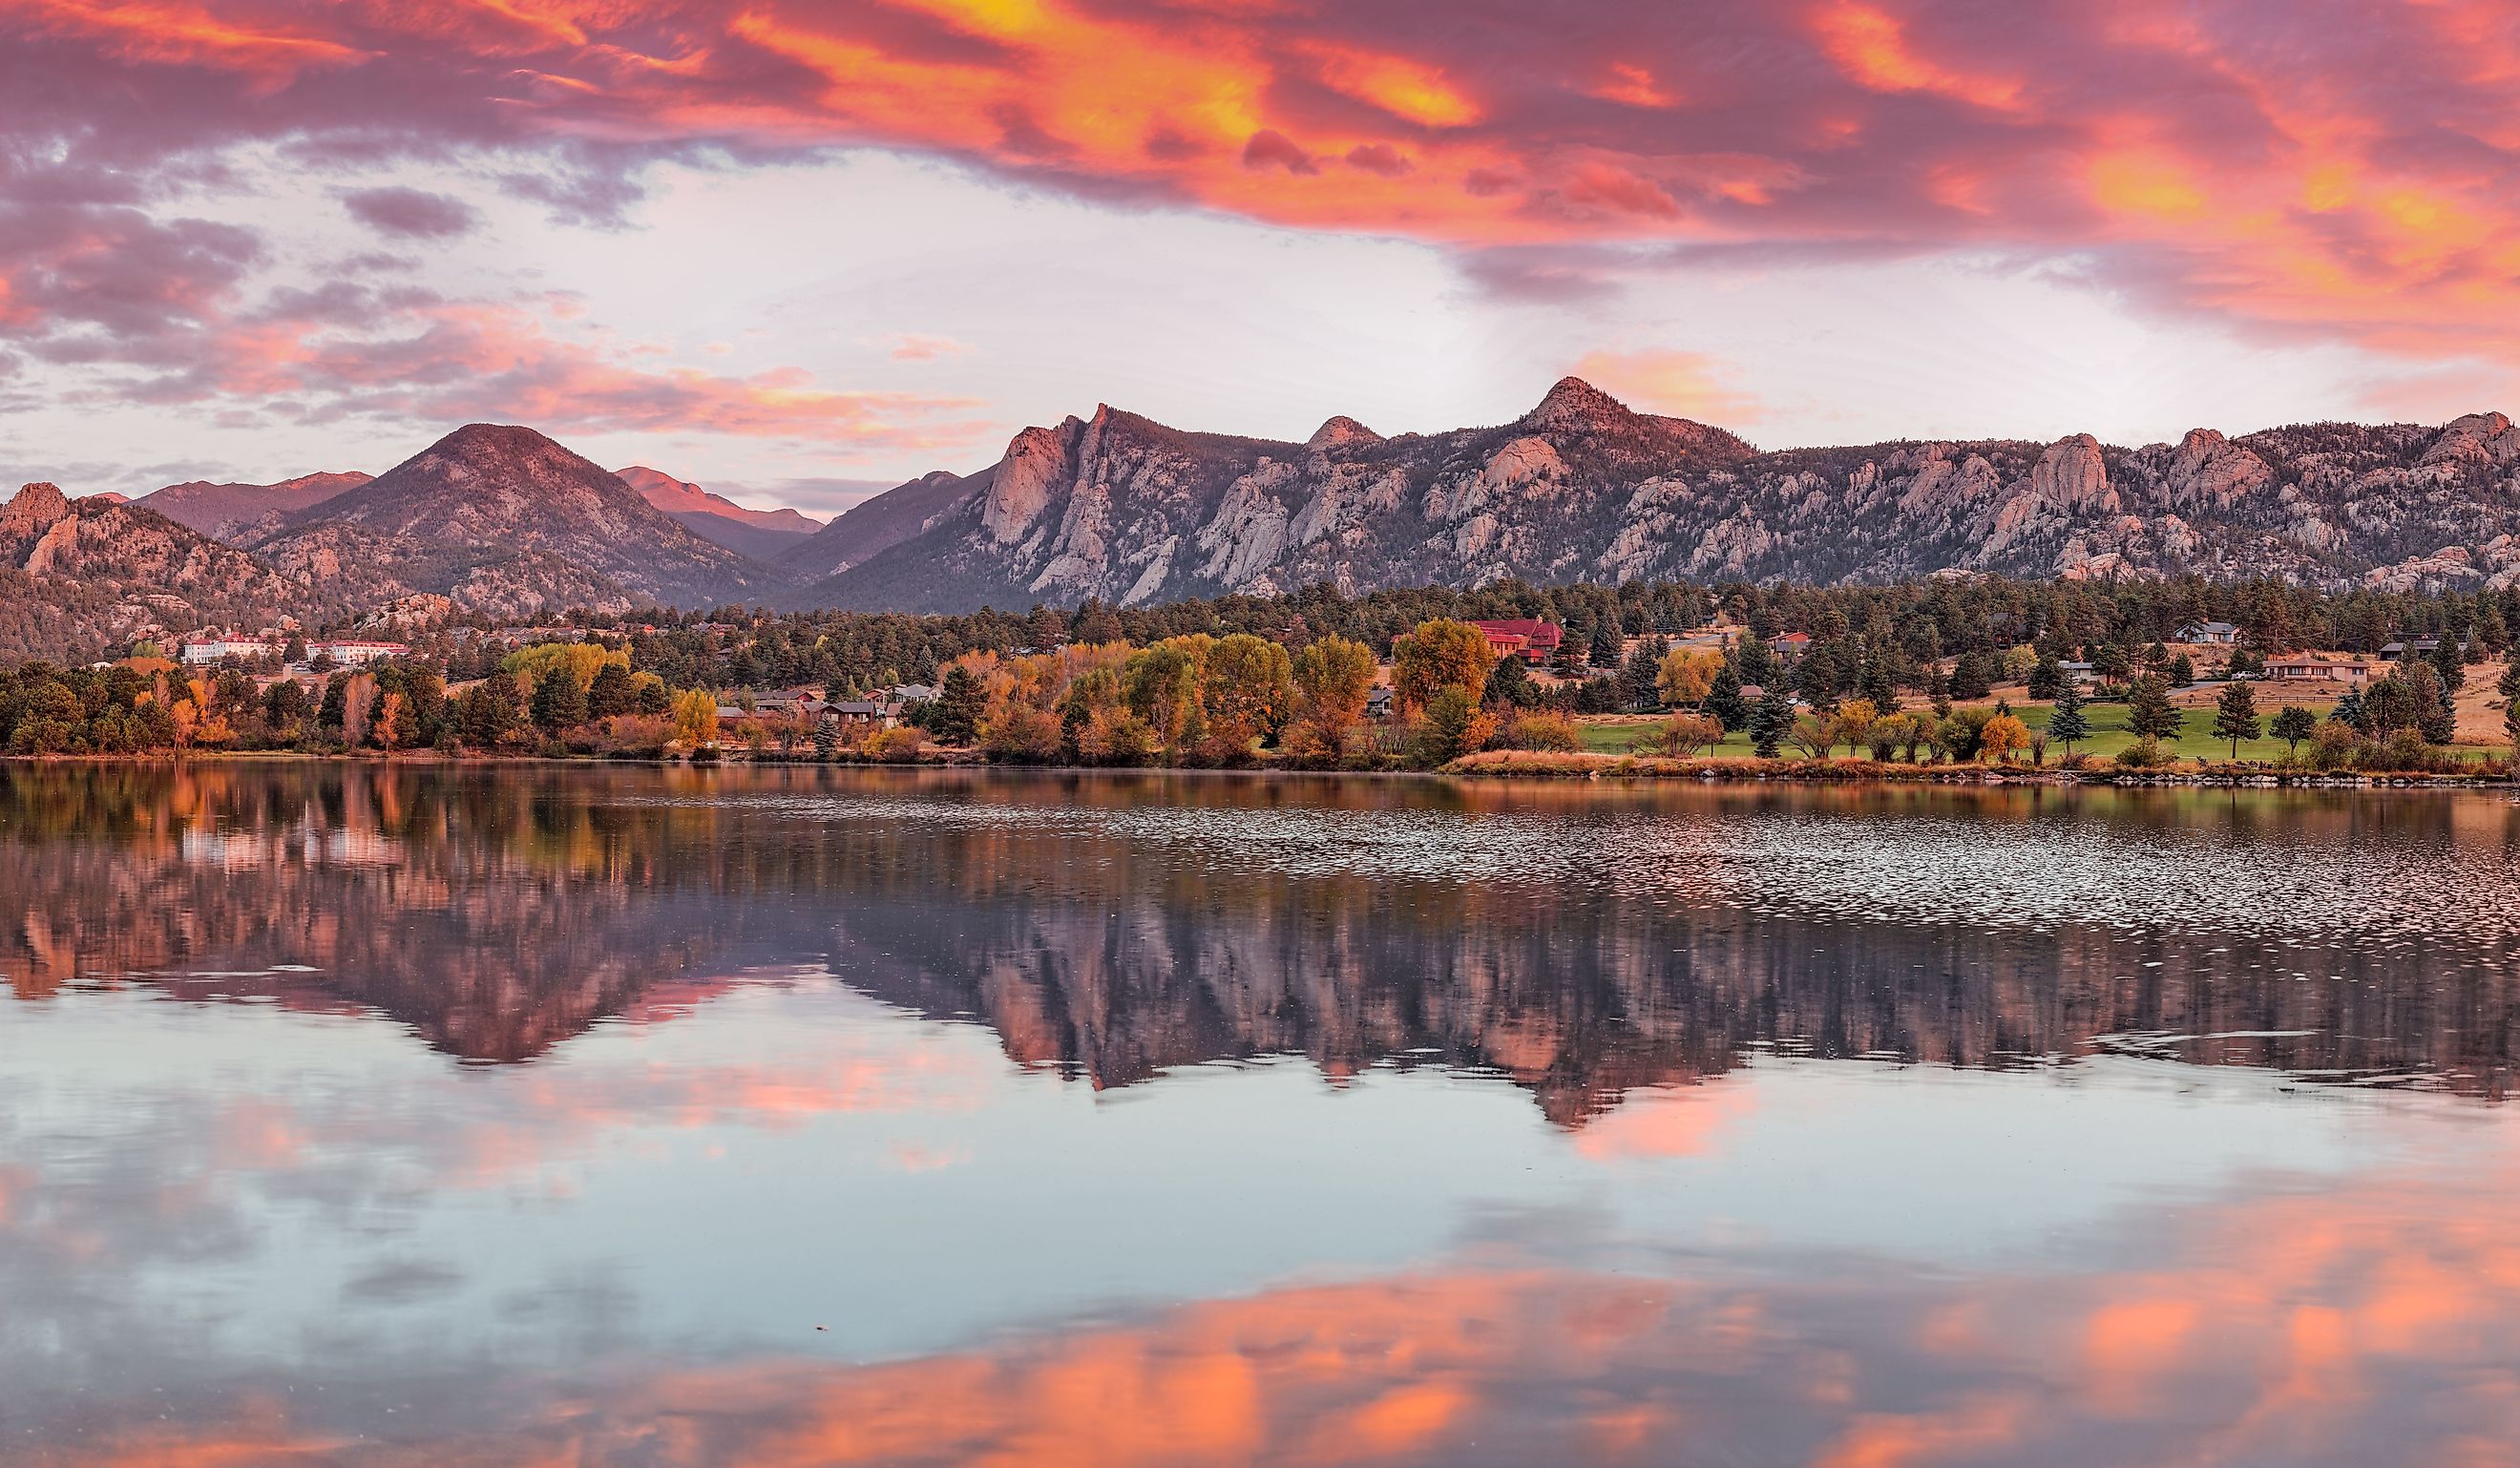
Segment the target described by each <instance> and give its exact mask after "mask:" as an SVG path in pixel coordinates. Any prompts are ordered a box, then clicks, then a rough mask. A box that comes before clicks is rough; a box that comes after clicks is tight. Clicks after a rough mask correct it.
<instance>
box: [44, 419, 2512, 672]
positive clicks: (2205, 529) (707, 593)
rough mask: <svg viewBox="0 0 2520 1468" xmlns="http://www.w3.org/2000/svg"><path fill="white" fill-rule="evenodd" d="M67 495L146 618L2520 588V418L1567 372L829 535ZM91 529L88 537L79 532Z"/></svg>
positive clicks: (1120, 442)
mask: <svg viewBox="0 0 2520 1468" xmlns="http://www.w3.org/2000/svg"><path fill="white" fill-rule="evenodd" d="M60 499H61V497H60V496H59V495H58V493H54V494H51V495H39V496H36V497H35V498H34V499H33V500H26V499H25V497H24V496H22V497H21V500H22V502H23V508H22V511H21V509H19V508H17V507H16V506H15V505H13V508H12V510H11V511H10V512H9V513H10V514H11V515H12V516H14V518H13V519H10V520H5V521H0V525H7V524H17V525H18V526H19V529H18V530H17V531H15V532H10V533H8V534H0V571H12V572H13V573H14V574H15V575H16V576H17V577H18V578H19V580H20V581H22V582H23V583H24V585H25V586H26V587H27V588H28V594H29V595H33V596H37V597H39V598H50V599H51V601H54V602H58V603H60V604H63V605H67V604H68V603H69V602H71V601H77V602H79V603H80V604H81V605H83V606H88V607H89V608H90V612H91V613H94V612H95V609H96V608H97V607H99V606H103V605H105V604H107V603H112V604H114V605H116V606H119V607H120V608H121V609H120V610H119V611H117V612H116V613H114V614H113V615H112V616H109V617H105V618H104V619H103V620H102V621H99V620H98V616H97V615H91V614H85V613H83V614H82V615H84V616H86V620H85V621H82V622H80V623H79V625H81V626H83V627H90V628H101V627H104V626H108V625H120V624H122V623H126V622H135V621H142V620H146V610H147V608H148V607H150V606H153V605H163V606H164V609H166V610H167V611H168V612H169V614H170V615H173V614H178V613H180V612H181V611H185V610H189V611H190V612H192V613H194V614H197V615H201V616H203V617H207V616H209V615H211V613H210V611H209V608H210V607H211V606H212V605H213V604H215V605H217V606H219V607H221V608H223V609H227V610H235V611H239V612H242V611H243V610H245V609H246V608H247V607H248V605H259V604H271V605H302V606H308V607H312V606H317V605H343V606H376V605H381V604H383V603H385V602H388V601H396V600H399V599H404V598H410V597H415V596H417V597H425V598H445V599H447V600H448V601H449V602H451V603H452V604H456V605H460V606H465V607H470V608H473V609H478V610H483V611H489V612H493V613H495V614H500V615H512V614H513V615H521V614H528V613H531V612H533V611H535V610H537V609H539V608H542V607H545V606H568V605H584V606H590V607H597V608H603V609H611V610H627V609H630V608H632V607H634V606H637V605H640V604H644V603H666V604H674V605H684V606H691V605H702V604H711V603H717V602H724V601H745V602H748V603H753V604H767V605H771V606H777V607H789V608H813V607H834V608H847V609H861V610H903V611H960V610H969V609H973V608H976V607H978V606H980V605H982V604H993V605H996V606H999V607H1002V608H1020V607H1024V606H1028V605H1031V604H1033V603H1035V602H1048V603H1053V604H1061V605H1074V604H1076V603H1077V602H1079V601H1083V600H1085V599H1087V598H1099V599H1102V600H1103V601H1109V602H1114V603H1119V604H1134V603H1140V602H1146V601H1169V600H1174V599H1177V598H1182V597H1191V596H1214V595H1221V594H1229V593H1247V594H1254V595H1266V594H1269V593H1273V592H1280V591H1286V590H1292V589H1294V588H1298V587H1301V586H1305V585H1310V584H1313V583H1317V582H1329V583H1332V584H1334V585H1336V586H1338V587H1340V588H1341V589H1343V590H1345V591H1348V592H1351V593H1355V592H1363V591H1369V590H1373V589H1374V588H1377V587H1386V586H1401V585H1424V584H1437V583H1440V584H1448V585H1455V586H1472V585H1483V584H1487V583H1491V582H1495V581H1498V580H1503V579H1508V578H1519V579H1522V580H1527V581H1532V582H1539V583H1552V582H1571V581H1599V582H1615V581H1620V580H1628V579H1640V578H1643V579H1656V578H1668V579H1688V580H1697V581H1717V580H1728V579H1744V580H1766V579H1774V578H1793V579H1798V580H1807V581H1813V582H1821V583H1836V582H1848V581H1882V580H1890V579H1895V578H1899V577H1906V576H1917V575H1931V574H1946V575H1964V574H1971V573H1980V572H1984V573H2001V574H2008V575H2016V576H2026V577H2044V576H2059V577H2108V576H2116V575H2142V574H2183V573H2191V572H2192V573H2196V574H2201V575H2205V576H2210V577H2217V578H2236V577H2245V576H2256V575H2273V576H2282V577H2288V578H2291V579H2294V580H2298V581H2302V582H2306V583H2313V584H2318V585H2322V586H2328V587H2342V586H2351V585H2364V586H2372V587H2381V588H2391V589H2407V590H2412V589H2417V588H2449V587H2470V588H2473V587H2478V586H2506V585H2510V584H2512V583H2513V581H2514V580H2515V579H2520V429H2515V428H2514V427H2513V426H2512V423H2511V422H2510V420H2508V419H2507V418H2505V417H2503V416H2502V415H2500V414H2493V413H2489V414H2476V415H2471V416H2469V417H2465V418H2460V419H2457V420H2454V421H2453V422H2452V423H2448V424H2446V425H2442V426H2437V427H2436V426H2425V425H2418V424H2408V423H2396V424H2380V425H2366V424H2354V423H2313V424H2304V425H2293V426H2287V427H2279V428H2271V429H2266V430H2263V431H2260V432H2254V433H2248V434H2243V435H2240V436H2237V437H2227V436H2225V435H2224V434H2222V433H2219V432H2216V431H2214V430H2211V429H2205V428H2199V429H2196V430H2194V431H2191V432H2189V433H2188V434H2186V435H2185V436H2184V437H2183V439H2182V440H2181V441H2180V442H2178V443H2176V444H2166V443H2164V444H2151V445H2147V446H2143V447H2139V448H2123V447H2118V446H2114V445H2108V444H2103V443H2101V442H2099V441H2098V440H2097V439H2095V438H2093V437H2092V436H2090V435H2088V434H2075V435H2072V436H2069V437H2066V438H2062V439H2058V440H2055V441H2054V442H2049V443H2038V442H2031V441H2026V440H2011V439H1991V440H1977V441H1965V442H1947V441H1934V442H1926V441H1900V442H1892V443H1881V444H1871V445H1866V446H1860V447H1846V448H1806V449H1788V450H1783V451H1780V452H1765V453H1763V452H1761V451H1759V450H1758V449H1756V448H1754V447H1752V446H1751V445H1750V444H1748V443H1746V442H1744V441H1743V440H1742V439H1740V438H1738V437H1736V436H1734V435H1733V434H1732V433H1729V432H1727V431H1725V430H1724V429H1722V428H1719V427H1714V426H1710V425H1708V424H1705V423H1694V422H1691V421H1689V420H1687V419H1679V418H1667V417H1659V416H1655V415H1651V414H1643V413H1637V412H1633V411H1631V410H1630V409H1628V408H1627V407H1626V406H1625V405H1623V404H1621V403H1619V402H1618V401H1616V400H1615V399H1613V398H1611V397H1609V396H1608V395H1607V394H1605V393H1602V392H1600V391H1598V389H1596V388H1594V387H1592V386H1591V385H1589V384H1587V383H1585V382H1583V381H1581V380H1578V379H1576V378H1566V379H1564V380H1562V381H1560V382H1558V383H1557V384H1556V385H1555V386H1553V387H1552V388H1551V389H1550V391H1549V393H1548V394H1547V396H1546V397H1544V398H1543V399H1542V400H1541V401H1540V403H1539V404H1538V405H1537V406H1535V407H1534V408H1533V409H1532V410H1531V411H1530V412H1529V413H1526V414H1524V415H1523V416H1522V417H1520V418H1518V419H1516V420H1514V421H1513V422H1512V423H1505V424H1502V425H1498V426H1492V427H1475V428H1460V429H1454V430H1450V431H1447V432H1441V433H1432V434H1419V433H1406V434H1398V435H1394V436H1390V437H1385V436H1383V435H1381V434H1378V433H1375V432H1374V431H1373V429H1371V428H1369V427H1367V426H1366V425H1365V424H1363V423H1358V422H1357V421H1355V420H1353V419H1350V418H1345V417H1336V418H1332V419H1330V420H1329V421H1328V422H1327V423H1323V424H1322V426H1321V427H1320V429H1319V430H1317V431H1316V432H1314V433H1313V434H1312V435H1311V436H1310V437H1309V438H1307V439H1305V440H1304V441H1302V442H1300V443H1297V442H1291V441H1281V440H1272V439H1264V438H1248V437H1238V436H1234V435H1228V434H1218V433H1200V432H1188V431H1184V430H1181V429H1177V428H1172V427H1168V426H1166V425H1164V424H1161V423H1155V422H1153V421H1151V420H1148V419H1146V418H1142V417H1140V416H1138V415H1136V414H1132V413H1126V412H1123V411H1120V410H1118V409H1115V408H1112V407H1109V406H1107V405H1105V406H1102V407H1098V408H1097V409H1096V410H1095V412H1094V414H1093V416H1092V417H1091V418H1084V419H1080V418H1072V417H1071V418H1068V419H1065V420H1063V421H1061V422H1060V423H1057V424H1055V425H1051V426H1043V427H1031V428H1026V429H1024V430H1023V431H1022V432H1020V433H1017V434H1016V435H1014V438H1013V439H1012V442H1010V443H1009V445H1008V447H1007V450H1006V452H1005V454H1004V455H1002V456H1001V457H1000V458H999V459H998V461H997V462H996V463H995V464H993V465H990V466H989V467H985V468H982V469H981V470H979V471H978V472H976V473H970V474H956V473H952V472H949V471H945V470H938V471H935V472H931V473H927V474H923V475H921V476H920V477H918V478H916V479H912V480H910V481H908V482H907V483H904V484H901V485H899V486H897V487H895V488H893V489H890V490H887V491H885V492H884V493H882V494H879V495H877V496H875V497H873V498H871V499H869V500H866V501H865V502H863V503H861V504H859V505H857V506H856V507H855V508H853V509H851V510H850V511H848V512H846V513H844V514H841V515H839V516H838V517H836V518H834V519H833V520H832V521H831V522H830V523H829V524H825V525H817V524H816V523H815V522H814V521H813V520H811V519H810V518H808V517H806V516H804V515H802V514H799V513H797V512H794V511H756V510H749V509H746V508H744V507H742V506H740V505H737V504H736V503H734V502H733V501H731V500H728V499H726V498H725V497H724V496H721V495H716V494H712V493H710V492H709V491H707V490H705V489H702V488H701V487H699V486H697V485H695V484H691V483H689V482H686V481H684V480H681V479H678V478H676V477H674V476H672V475H670V474H667V473H664V472H662V471H660V470H656V469H653V468H650V467H645V466H635V467H630V468H626V469H623V470H621V471H619V472H618V473H615V472H612V471H608V470H606V469H604V468H602V467H598V466H597V465H595V464H594V463H593V462H591V461H589V460H587V459H585V458H583V457H581V456H579V455H577V454H575V453H572V452H570V451H569V450H568V449H566V448H564V447H562V445H560V444H558V443H555V442H553V441H552V440H551V439H549V438H547V437H545V436H544V435H542V434H540V433H538V432H535V431H534V430H532V429H530V428H526V427H519V426H513V425H509V426H502V425H496V424H482V423H476V424H472V425H469V426H466V427H463V428H459V429H457V430H456V431H455V432H453V433H450V434H448V435H447V436H446V437H444V438H442V439H440V440H439V441H438V442H436V443H435V444H432V445H430V446H429V447H428V448H427V449H426V450H424V451H422V452H421V453H420V454H418V455H416V456H414V457H413V458H411V459H409V460H406V461H405V462H403V463H402V464H400V465H397V466H395V467H393V468H391V469H389V470H388V471H386V472H385V473H384V474H382V475H380V476H377V477H375V478H373V479H372V478H370V477H369V476H367V475H365V474H361V473H337V472H336V473H319V474H308V475H303V476H300V477H298V478H294V479H289V480H284V481H282V482H280V483H278V484H271V485H250V484H225V483H209V482H194V483H188V484H178V485H170V486H168V487H167V488H165V489H161V490H159V491H158V492H157V493H155V494H151V495H147V496H144V497H142V498H141V499H139V500H136V501H132V502H130V503H128V504H122V505H113V504H109V503H107V499H106V497H104V496H97V497H92V498H90V499H88V500H82V501H76V502H62V503H59V504H57V503H55V502H56V501H60ZM65 515H67V516H68V517H69V518H70V519H73V520H75V521H76V522H77V523H76V525H75V526H74V527H73V529H71V530H69V531H66V532H58V531H57V527H58V526H59V525H60V524H61V523H62V522H63V520H64V516H65ZM47 546H50V547H51V549H45V548H46V547H47ZM73 552H75V554H73ZM152 597H156V598H158V599H160V601H157V602H153V601H150V600H149V599H150V598H152ZM170 599H171V600H170ZM178 630H180V629H178Z"/></svg>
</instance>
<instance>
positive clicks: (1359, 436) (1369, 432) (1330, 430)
mask: <svg viewBox="0 0 2520 1468" xmlns="http://www.w3.org/2000/svg"><path fill="white" fill-rule="evenodd" d="M1380 442H1382V435H1381V434H1379V433H1376V432H1374V431H1373V429H1372V428H1369V427H1367V426H1366V425H1365V424H1363V423H1358V422H1357V421H1356V420H1355V419H1352V418H1349V417H1347V416H1346V415H1345V414H1340V415H1338V416H1336V417H1333V418H1329V419H1327V420H1325V421H1324V422H1323V423H1322V425H1321V426H1320V427H1318V428H1315V429H1314V430H1313V436H1312V437H1310V438H1307V439H1305V440H1304V447H1306V448H1308V449H1334V448H1337V447H1338V446H1339V445H1341V444H1347V443H1380Z"/></svg>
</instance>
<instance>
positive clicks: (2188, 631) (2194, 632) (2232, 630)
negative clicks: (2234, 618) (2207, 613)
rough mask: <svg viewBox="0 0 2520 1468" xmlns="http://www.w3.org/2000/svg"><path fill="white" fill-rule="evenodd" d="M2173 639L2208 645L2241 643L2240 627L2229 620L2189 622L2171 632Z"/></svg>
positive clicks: (2179, 641) (2174, 640)
mask: <svg viewBox="0 0 2520 1468" xmlns="http://www.w3.org/2000/svg"><path fill="white" fill-rule="evenodd" d="M2171 641H2172V642H2175V643H2190V644H2194V645H2201V646H2206V647H2231V646H2236V645H2238V644H2239V641H2240V629H2239V628H2237V627H2234V626H2232V625H2231V624H2230V623H2228V622H2189V623H2187V624H2186V625H2185V626H2183V627H2181V628H2180V629H2179V630H2178V631H2177V632H2175V633H2173V634H2171Z"/></svg>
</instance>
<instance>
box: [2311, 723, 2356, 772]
mask: <svg viewBox="0 0 2520 1468" xmlns="http://www.w3.org/2000/svg"><path fill="white" fill-rule="evenodd" d="M2362 740H2363V736H2362V735H2361V734H2356V733H2355V732H2354V726H2353V725H2351V724H2348V723H2346V722H2345V721H2344V720H2342V719H2321V720H2319V721H2318V728H2317V729H2314V730H2312V731H2311V734H2310V763H2311V766H2312V768H2314V769H2318V770H2342V769H2345V768H2346V767H2347V766H2349V765H2351V764H2353V763H2354V753H2355V746H2356V745H2358V744H2360V743H2361V742H2362Z"/></svg>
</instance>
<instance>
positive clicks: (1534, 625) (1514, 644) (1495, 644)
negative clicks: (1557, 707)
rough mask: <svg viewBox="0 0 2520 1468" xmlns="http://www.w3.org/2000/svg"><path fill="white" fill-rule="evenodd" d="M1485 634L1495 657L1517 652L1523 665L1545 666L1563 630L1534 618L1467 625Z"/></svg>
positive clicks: (1564, 630) (1563, 632)
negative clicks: (1527, 663)
mask: <svg viewBox="0 0 2520 1468" xmlns="http://www.w3.org/2000/svg"><path fill="white" fill-rule="evenodd" d="M1470 625H1471V626H1473V627H1476V628H1477V629H1478V630H1479V631H1480V632H1482V633H1485V634H1486V635H1487V640H1488V651H1489V652H1491V653H1493V654H1495V655H1496V656H1498V657H1503V656H1505V655H1506V654H1507V653H1508V652H1519V653H1521V654H1522V656H1523V660H1524V661H1526V662H1535V663H1545V662H1547V661H1549V659H1550V658H1552V657H1553V656H1555V655H1556V652H1557V645H1558V643H1560V642H1561V641H1563V640H1564V639H1565V636H1566V629H1564V628H1562V627H1560V626H1558V625H1557V624H1556V623H1554V622H1544V621H1542V620H1540V619H1539V618H1538V617H1511V618H1508V619H1505V620H1502V621H1494V622H1473V623H1471V624H1470Z"/></svg>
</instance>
